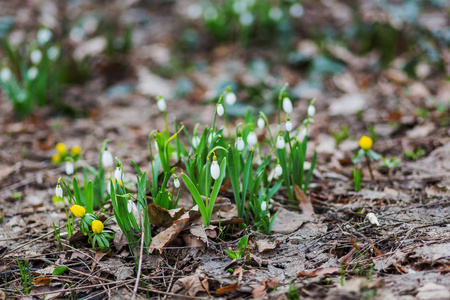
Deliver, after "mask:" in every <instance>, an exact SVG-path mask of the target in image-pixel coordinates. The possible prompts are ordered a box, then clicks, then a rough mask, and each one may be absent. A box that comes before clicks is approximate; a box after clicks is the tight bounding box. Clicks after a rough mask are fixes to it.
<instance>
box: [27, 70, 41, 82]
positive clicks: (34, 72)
mask: <svg viewBox="0 0 450 300" xmlns="http://www.w3.org/2000/svg"><path fill="white" fill-rule="evenodd" d="M38 73H39V71H38V69H37V68H36V67H31V68H29V69H28V71H27V77H28V79H31V80H33V79H35V78H36V77H37V75H38Z"/></svg>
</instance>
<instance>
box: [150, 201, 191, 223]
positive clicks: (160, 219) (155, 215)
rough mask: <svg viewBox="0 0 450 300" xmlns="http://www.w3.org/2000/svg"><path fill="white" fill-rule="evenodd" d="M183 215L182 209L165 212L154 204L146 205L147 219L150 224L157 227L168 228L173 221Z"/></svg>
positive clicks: (165, 210)
mask: <svg viewBox="0 0 450 300" xmlns="http://www.w3.org/2000/svg"><path fill="white" fill-rule="evenodd" d="M183 213H184V207H181V208H177V209H171V210H167V209H165V208H163V207H161V206H159V205H156V204H153V203H151V204H149V205H148V218H149V219H150V223H152V224H153V225H155V226H157V227H160V226H162V227H170V226H172V224H173V221H175V220H178V219H179V218H180V217H181V216H182V215H183Z"/></svg>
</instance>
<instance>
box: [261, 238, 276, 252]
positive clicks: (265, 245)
mask: <svg viewBox="0 0 450 300" xmlns="http://www.w3.org/2000/svg"><path fill="white" fill-rule="evenodd" d="M279 242H280V241H279V240H275V241H274V242H269V241H268V240H257V241H256V246H257V247H258V251H259V253H262V252H265V251H269V250H273V249H275V248H276V247H277V245H278V243H279Z"/></svg>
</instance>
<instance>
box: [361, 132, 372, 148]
mask: <svg viewBox="0 0 450 300" xmlns="http://www.w3.org/2000/svg"><path fill="white" fill-rule="evenodd" d="M372 145H373V141H372V139H371V138H370V137H368V136H366V135H365V136H363V137H362V138H360V139H359V146H360V147H361V149H363V150H370V149H371V148H372Z"/></svg>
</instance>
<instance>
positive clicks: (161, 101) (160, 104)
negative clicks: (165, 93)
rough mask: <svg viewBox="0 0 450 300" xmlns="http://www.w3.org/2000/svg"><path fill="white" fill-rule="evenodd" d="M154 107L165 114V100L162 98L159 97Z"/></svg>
mask: <svg viewBox="0 0 450 300" xmlns="http://www.w3.org/2000/svg"><path fill="white" fill-rule="evenodd" d="M156 106H158V109H159V110H160V111H161V112H165V111H166V109H167V104H166V100H164V98H163V97H159V99H158V102H156Z"/></svg>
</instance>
